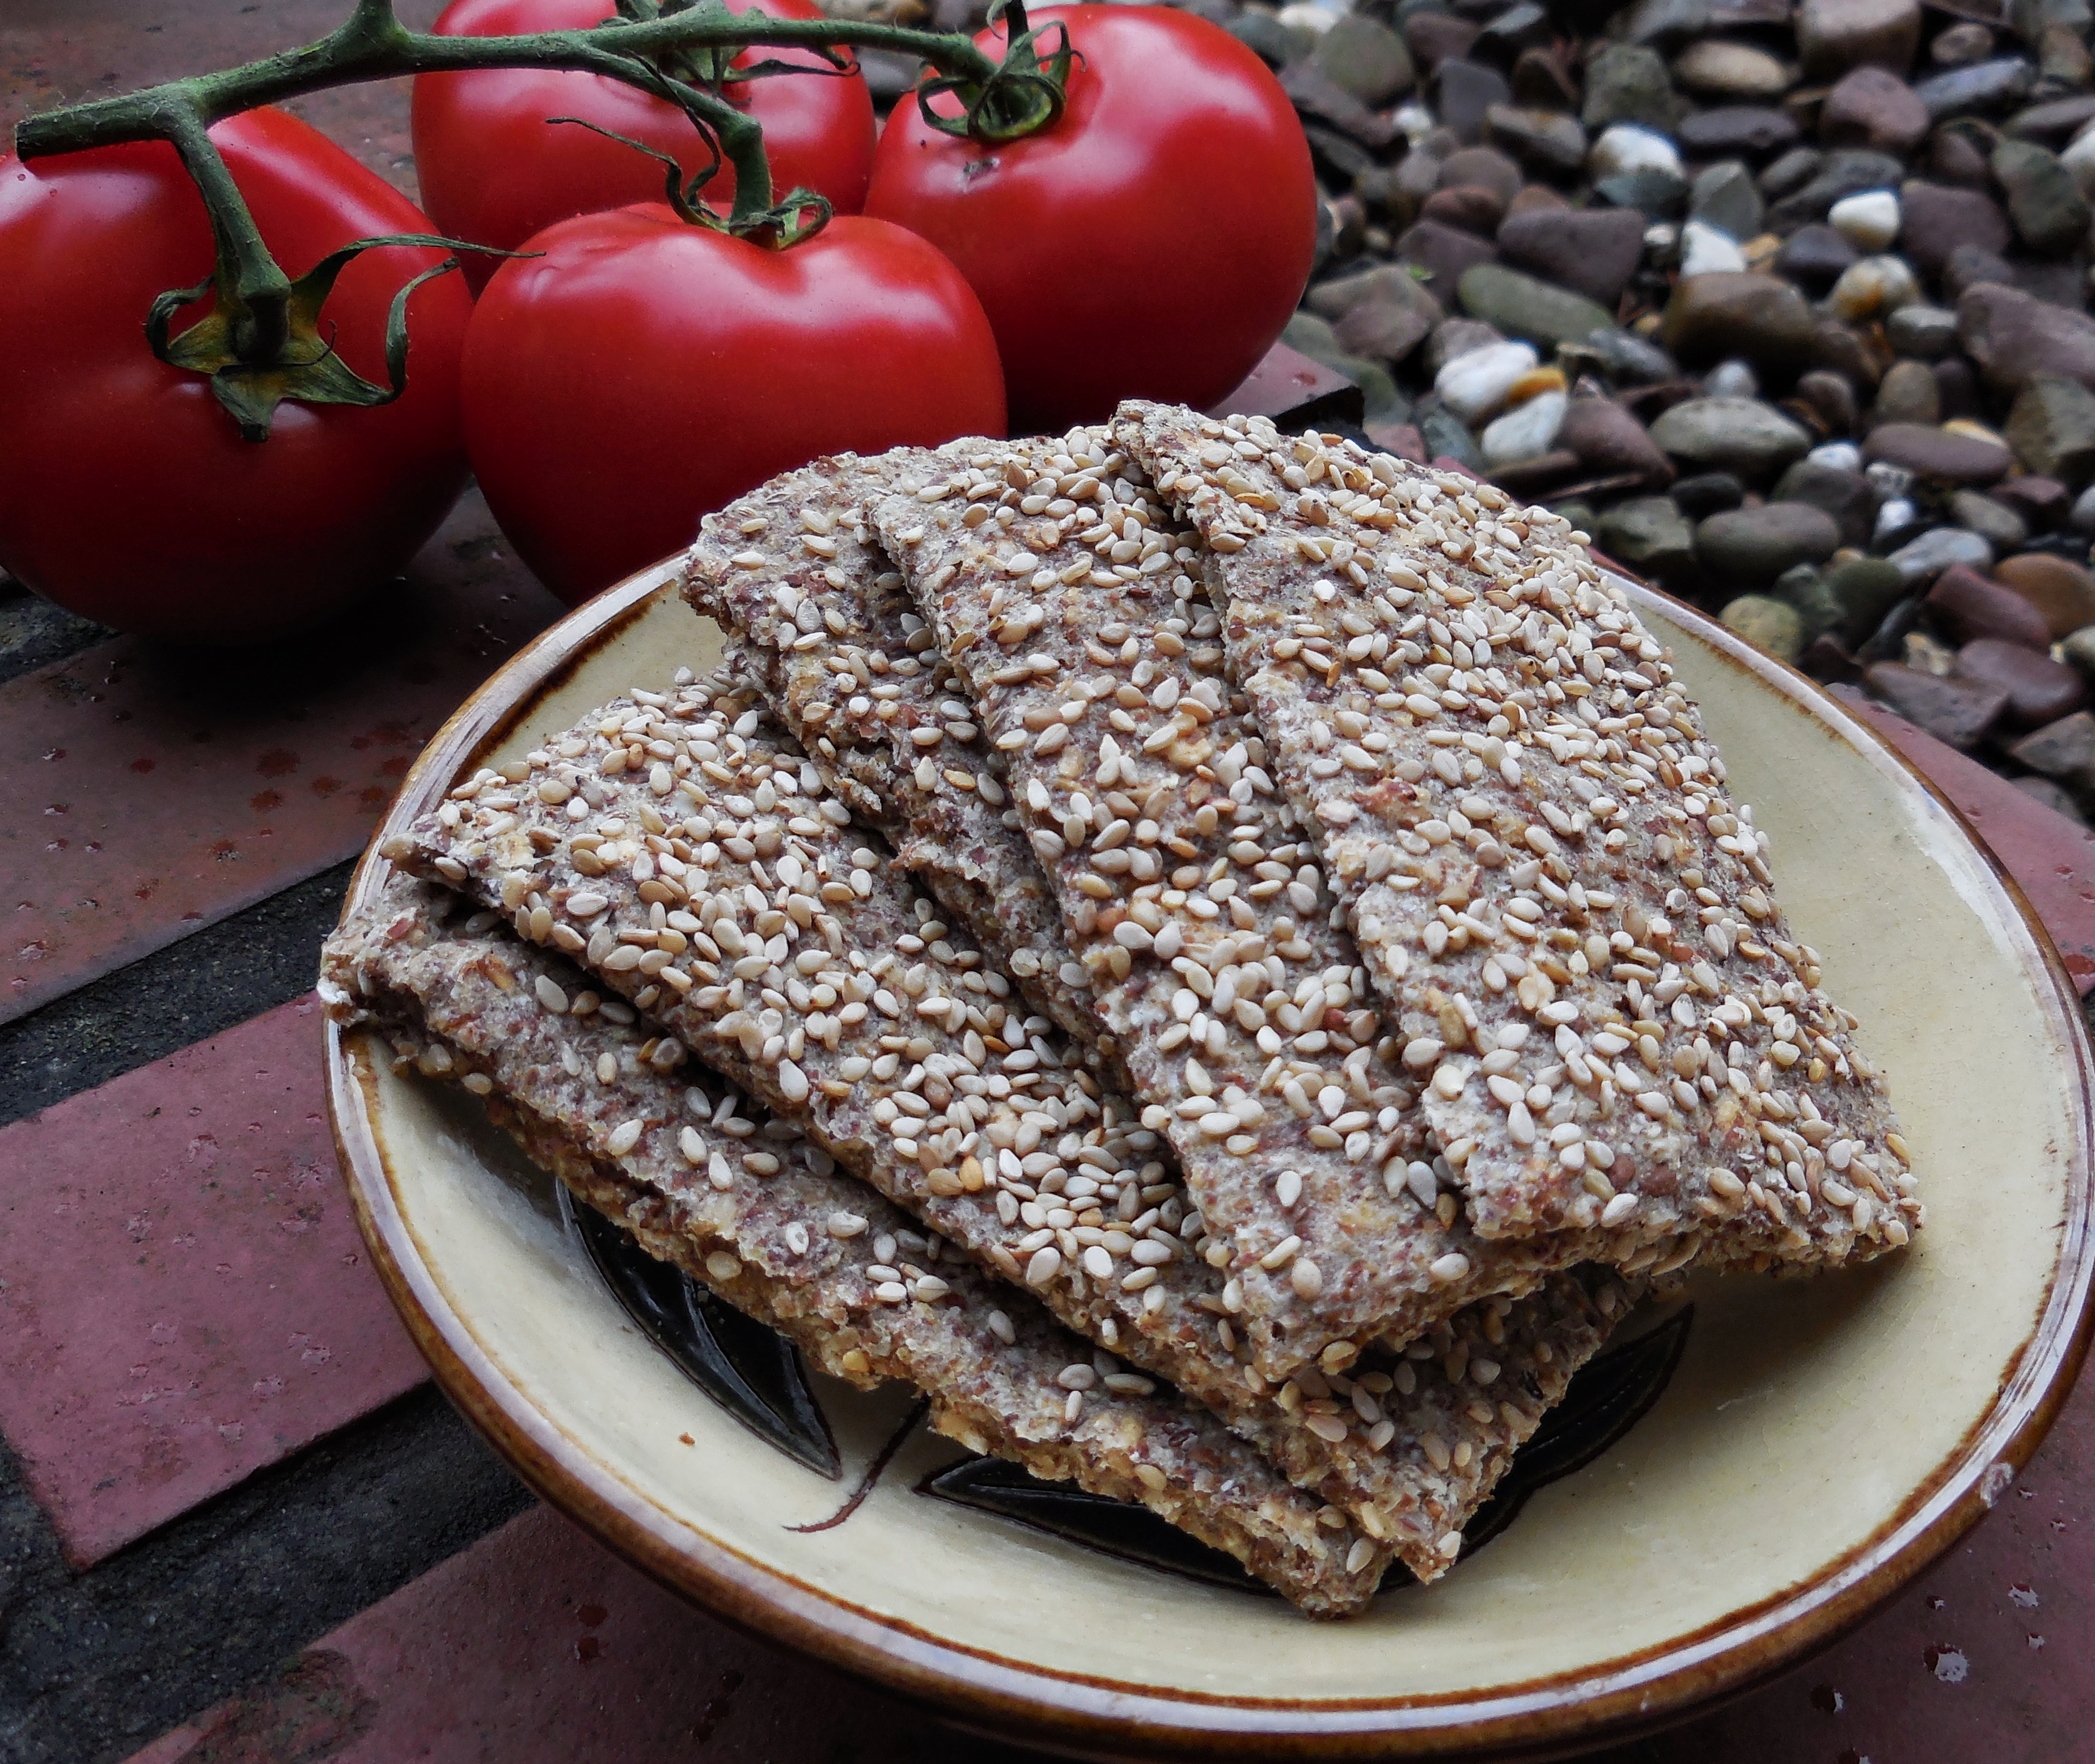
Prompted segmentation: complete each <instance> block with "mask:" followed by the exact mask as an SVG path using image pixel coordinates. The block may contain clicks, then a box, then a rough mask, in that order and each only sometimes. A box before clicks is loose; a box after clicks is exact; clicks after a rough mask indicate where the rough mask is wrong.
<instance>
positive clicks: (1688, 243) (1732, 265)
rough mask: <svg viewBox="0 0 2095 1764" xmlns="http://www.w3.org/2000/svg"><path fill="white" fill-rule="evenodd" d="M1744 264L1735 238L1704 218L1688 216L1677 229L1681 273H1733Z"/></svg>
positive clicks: (1684, 274) (1683, 274) (1696, 274)
mask: <svg viewBox="0 0 2095 1764" xmlns="http://www.w3.org/2000/svg"><path fill="white" fill-rule="evenodd" d="M1744 267H1746V254H1745V253H1744V252H1743V251H1741V250H1740V249H1739V241H1737V240H1736V239H1734V238H1733V237H1731V234H1729V233H1728V232H1725V231H1724V230H1723V228H1720V227H1713V226H1711V225H1710V223H1709V222H1708V221H1706V220H1691V221H1689V222H1688V224H1687V225H1686V226H1684V227H1683V228H1681V229H1680V273H1681V275H1682V276H1710V275H1723V274H1736V272H1739V271H1740V270H1743V269H1744Z"/></svg>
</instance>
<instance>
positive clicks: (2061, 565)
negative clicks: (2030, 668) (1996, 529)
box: [1993, 551, 2095, 641]
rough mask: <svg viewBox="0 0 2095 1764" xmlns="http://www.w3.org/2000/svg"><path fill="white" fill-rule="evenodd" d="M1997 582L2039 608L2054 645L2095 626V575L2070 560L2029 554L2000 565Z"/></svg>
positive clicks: (2042, 552)
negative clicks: (2059, 640) (2061, 638)
mask: <svg viewBox="0 0 2095 1764" xmlns="http://www.w3.org/2000/svg"><path fill="white" fill-rule="evenodd" d="M1993 580H1995V581H1997V582H1998V583H2000V584H2001V585H2002V586H2003V587H2006V588H2010V589H2014V592H2015V593H2018V594H2019V595H2021V596H2022V597H2023V599H2024V600H2026V601H2027V602H2029V603H2030V605H2031V606H2034V607H2036V610H2037V611H2038V612H2039V613H2041V614H2042V615H2043V617H2044V622H2045V627H2046V628H2047V629H2048V630H2049V632H2050V634H2051V636H2052V637H2053V639H2054V641H2055V640H2057V639H2058V638H2060V637H2066V636H2068V635H2070V634H2071V632H2075V631H2078V630H2079V629H2080V628H2081V627H2082V626H2083V625H2089V624H2095V575H2090V574H2089V573H2088V570H2087V569H2086V568H2085V567H2084V566H2082V565H2080V564H2078V563H2073V562H2071V560H2070V559H2068V558H2057V557H2054V556H2052V555H2051V554H2049V552H2044V551H2025V552H2024V553H2023V554H2022V555H2021V556H2020V557H2014V558H2008V559H2007V560H2006V562H2004V563H1997V564H1996V565H1995V566H1994V567H1993Z"/></svg>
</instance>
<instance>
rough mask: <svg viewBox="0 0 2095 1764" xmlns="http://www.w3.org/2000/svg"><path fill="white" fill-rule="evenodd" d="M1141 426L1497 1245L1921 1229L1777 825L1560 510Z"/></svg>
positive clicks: (1411, 472) (1210, 432)
mask: <svg viewBox="0 0 2095 1764" xmlns="http://www.w3.org/2000/svg"><path fill="white" fill-rule="evenodd" d="M1117 433H1118V435H1119V436H1120V437H1121V438H1122V440H1123V441H1125V442H1126V445H1128V446H1129V448H1130V450H1131V451H1133V452H1134V453H1135V454H1137V456H1138V457H1139V458H1141V459H1142V460H1143V463H1145V464H1146V465H1148V467H1149V469H1150V470H1151V471H1152V474H1153V475H1154V476H1155V477H1156V482H1157V484H1158V486H1159V488H1160V489H1161V490H1163V491H1164V493H1165V494H1167V495H1168V496H1169V497H1171V499H1172V501H1173V502H1174V506H1176V507H1177V508H1178V511H1179V512H1180V514H1181V515H1182V516H1183V517H1185V518H1187V519H1190V520H1191V523H1192V524H1193V525H1194V526H1195V527H1196V528H1197V529H1198V530H1199V531H1200V534H1201V536H1202V537H1203V538H1204V540H1205V541H1207V543H1208V545H1209V549H1210V552H1211V554H1212V561H1211V563H1210V564H1209V587H1210V589H1211V591H1212V592H1213V593H1214V594H1215V596H1216V597H1217V602H1218V604H1219V605H1220V606H1222V608H1223V610H1224V611H1225V614H1226V618H1225V643H1226V648H1227V651H1228V655H1229V665H1230V671H1231V673H1232V675H1233V676H1234V677H1235V679H1236V680H1238V681H1239V684H1242V685H1243V687H1244V689H1246V690H1247V691H1248V693H1249V694H1250V696H1251V698H1252V703H1253V706H1254V707H1255V709H1256V710H1257V715H1258V719H1259V722H1260V724H1261V728H1263V729H1264V731H1265V736H1266V739H1267V741H1268V743H1269V746H1270V750H1271V751H1272V753H1273V755H1274V758H1275V760H1276V762H1277V765H1278V774H1279V776H1278V782H1279V783H1280V784H1281V786H1282V788H1283V789H1284V790H1286V791H1287V793H1288V795H1289V797H1290V798H1291V801H1292V802H1294V804H1295V806H1296V810H1297V812H1298V813H1300V814H1301V815H1302V816H1303V817H1304V820H1305V822H1307V823H1309V824H1312V825H1314V826H1317V827H1318V828H1320V829H1321V830H1322V841H1323V849H1324V856H1325V862H1326V868H1327V871H1329V873H1330V874H1331V876H1332V877H1333V879H1334V880H1335V884H1336V886H1337V888H1338V889H1339V893H1340V894H1341V895H1342V896H1343V897H1344V898H1345V900H1346V902H1347V903H1348V909H1349V910H1350V911H1351V913H1352V918H1353V923H1354V928H1355V931H1356V933H1357V936H1358V937H1359V939H1360V941H1361V946H1362V949H1363V951H1364V953H1365V954H1366V955H1367V957H1368V958H1369V961H1370V964H1371V971H1372V972H1373V973H1374V978H1375V980H1376V981H1377V983H1378V984H1379V985H1380V986H1381V987H1382V988H1383V992H1384V993H1385V995H1386V996H1387V997H1389V998H1390V999H1391V1000H1392V1002H1394V1003H1395V1004H1396V1005H1397V1006H1399V1007H1400V1010H1401V1014H1402V1025H1403V1031H1404V1034H1405V1043H1406V1045H1405V1062H1406V1064H1407V1065H1412V1066H1414V1067H1417V1068H1418V1069H1420V1070H1425V1071H1431V1081H1430V1083H1429V1084H1428V1086H1427V1089H1426V1101H1425V1107H1426V1114H1427V1117H1428V1119H1429V1120H1430V1121H1431V1123H1432V1126H1433V1127H1434V1130H1435V1132H1436V1133H1438V1134H1439V1136H1440V1139H1441V1141H1442V1143H1443V1145H1444V1147H1445V1148H1446V1155H1447V1157H1448V1161H1449V1162H1450V1163H1451V1164H1452V1165H1453V1166H1455V1167H1457V1168H1458V1169H1460V1170H1461V1172H1462V1180H1463V1186H1464V1188H1465V1192H1466V1201H1467V1207H1468V1210H1469V1214H1470V1219H1471V1221H1472V1222H1473V1223H1474V1225H1475V1226H1476V1227H1477V1229H1478V1231H1479V1232H1481V1233H1483V1235H1485V1236H1529V1235H1532V1234H1535V1233H1538V1232H1551V1231H1556V1230H1560V1229H1561V1228H1563V1227H1566V1226H1570V1227H1591V1226H1593V1225H1595V1224H1598V1225H1599V1226H1601V1227H1603V1228H1605V1229H1620V1230H1625V1231H1628V1232H1635V1233H1640V1234H1641V1233H1645V1232H1650V1231H1652V1230H1653V1229H1654V1228H1657V1229H1661V1230H1666V1231H1696V1232H1700V1233H1701V1237H1702V1240H1703V1241H1704V1243H1705V1245H1706V1247H1707V1249H1708V1250H1709V1252H1710V1256H1711V1258H1712V1259H1714V1260H1721V1261H1724V1262H1749V1263H1752V1264H1755V1265H1762V1264H1766V1263H1768V1262H1801V1263H1811V1262H1839V1261H1840V1260H1843V1259H1844V1258H1848V1257H1849V1256H1851V1255H1853V1256H1858V1257H1867V1256H1871V1255H1875V1254H1877V1253H1881V1252H1882V1251H1884V1250H1885V1249H1891V1248H1892V1247H1895V1246H1896V1245H1901V1244H1903V1243H1904V1242H1906V1239H1907V1236H1908V1235H1909V1232H1910V1230H1911V1229H1912V1228H1914V1227H1917V1226H1918V1225H1919V1223H1921V1221H1922V1218H1923V1211H1922V1208H1921V1206H1920V1203H1919V1201H1918V1199H1917V1198H1915V1197H1914V1179H1913V1177H1912V1175H1911V1174H1910V1170H1909V1168H1908V1160H1907V1158H1906V1149H1905V1146H1904V1145H1903V1142H1902V1141H1901V1140H1900V1138H1899V1136H1898V1133H1897V1122H1896V1120H1895V1119H1894V1117H1893V1116H1892V1113H1891V1110H1890V1107H1889V1105H1888V1101H1887V1100H1886V1098H1885V1095H1884V1086H1883V1084H1882V1082H1881V1080H1879V1077H1878V1075H1876V1073H1875V1071H1874V1070H1873V1069H1872V1068H1871V1067H1870V1066H1869V1064H1868V1062H1866V1060H1864V1058H1862V1054H1860V1053H1859V1051H1858V1049H1856V1047H1855V1045H1854V1043H1853V1039H1852V1037H1851V1035H1850V1031H1851V1030H1852V1029H1853V1027H1854V1021H1853V1019H1852V1018H1850V1017H1849V1016H1848V1015H1846V1014H1845V1013H1844V1012H1842V1011H1840V1010H1839V1009H1838V1008H1837V1007H1836V1006H1834V1005H1832V1004H1831V1002H1830V1001H1828V1000H1827V998H1826V997H1825V996H1824V995H1823V993H1820V992H1819V991H1818V978H1819V972H1818V958H1817V957H1816V955H1815V954H1814V953H1813V952H1812V951H1811V950H1810V949H1808V948H1806V947H1805V946H1803V945H1800V944H1798V943H1797V942H1796V941H1794V940H1792V938H1791V937H1790V936H1789V934H1788V930H1787V928H1786V927H1785V926H1784V922H1783V919H1782V915H1781V912H1780V910H1779V908H1778V907H1777V906H1776V905H1775V901H1774V899H1773V897H1772V894H1771V875H1770V873H1769V871H1768V867H1767V855H1766V854H1767V837H1766V835H1765V834H1763V833H1758V832H1755V830H1754V828H1753V821H1752V812H1751V810H1749V809H1747V808H1744V807H1743V806H1741V807H1739V808H1736V809H1735V808H1734V807H1733V806H1732V804H1731V802H1730V801H1729V800H1728V799H1727V797H1726V796H1725V794H1724V793H1723V780H1724V768H1723V761H1722V760H1721V759H1720V758H1718V755H1717V754H1716V752H1715V749H1714V748H1713V747H1712V746H1711V745H1710V742H1709V741H1707V740H1706V739H1705V736H1704V735H1703V733H1702V728H1701V713H1700V712H1699V711H1698V710H1697V709H1696V706H1695V705H1694V704H1693V702H1692V701H1691V700H1690V699H1689V698H1688V695H1687V693H1685V692H1684V691H1683V689H1682V688H1681V687H1680V686H1679V684H1678V683H1677V682H1676V681H1675V679H1674V676H1673V669H1672V665H1671V663H1670V660H1669V659H1668V658H1667V656H1666V651H1665V650H1664V649H1663V647H1662V645H1660V644H1659V643H1658V642H1657V640H1656V639H1654V638H1653V637H1652V636H1651V635H1650V634H1649V632H1646V631H1645V630H1644V628H1643V626H1642V625H1641V624H1640V623H1639V622H1638V620H1637V619H1636V616H1635V613H1634V612H1633V610H1631V607H1630V606H1629V604H1628V602H1627V597H1625V596H1624V595H1623V593H1622V591H1621V589H1619V588H1618V587H1617V586H1615V585H1614V584H1610V583H1609V582H1607V581H1605V580H1604V579H1603V578H1602V577H1601V573H1600V571H1598V570H1597V569H1596V567H1595V566H1594V565H1593V563H1592V560H1591V559H1590V558H1588V556H1587V555H1586V553H1585V550H1584V549H1583V546H1581V545H1577V544H1575V543H1573V542H1572V541H1570V538H1569V537H1568V534H1569V529H1568V528H1566V525H1565V524H1564V523H1563V522H1562V521H1561V519H1560V518H1559V517H1557V516H1556V515H1551V514H1548V512H1546V511H1540V510H1522V509H1518V508H1516V507H1514V506H1511V504H1510V503H1509V500H1508V498H1507V497H1505V495H1504V493H1501V492H1500V491H1498V490H1496V489H1492V487H1491V486H1489V485H1487V484H1472V483H1470V481H1469V480H1465V479H1461V478H1457V477H1455V476H1451V475H1448V474H1446V473H1435V472H1431V471H1419V470H1416V469H1414V468H1413V467H1409V466H1407V465H1405V463H1402V462H1401V461H1398V460H1396V459H1392V458H1389V457H1388V456H1387V455H1383V454H1367V453H1365V452H1363V451H1362V450H1360V449H1359V448H1358V447H1357V446H1356V445H1353V444H1352V443H1350V442H1348V443H1343V444H1340V443H1327V442H1326V441H1325V440H1324V439H1322V437H1318V436H1315V435H1309V436H1304V437H1301V438H1300V439H1296V438H1294V437H1287V436H1283V435H1282V434H1281V433H1280V432H1278V430H1277V429H1276V428H1274V426H1273V424H1271V423H1270V422H1268V421H1266V420H1265V419H1263V418H1250V419H1245V418H1232V419H1230V422H1229V423H1228V424H1220V423H1216V422H1212V421H1209V420H1208V419H1203V418H1201V417H1200V416H1198V415H1196V414H1194V413H1192V412H1189V411H1177V410H1172V409H1168V408H1165V407H1162V406H1153V405H1143V404H1139V403H1130V404H1128V405H1126V406H1122V412H1121V415H1120V419H1119V420H1118V423H1117ZM1679 1253H1680V1252H1678V1251H1675V1252H1671V1253H1669V1255H1668V1257H1667V1262H1671V1260H1672V1258H1673V1257H1674V1256H1675V1255H1678V1254H1679ZM1618 1259H1620V1260H1621V1261H1622V1262H1624V1264H1625V1265H1627V1266H1630V1267H1635V1266H1636V1262H1637V1258H1635V1257H1634V1256H1631V1257H1623V1258H1618ZM1662 1265H1664V1264H1662Z"/></svg>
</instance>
